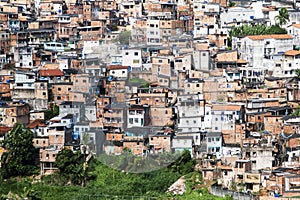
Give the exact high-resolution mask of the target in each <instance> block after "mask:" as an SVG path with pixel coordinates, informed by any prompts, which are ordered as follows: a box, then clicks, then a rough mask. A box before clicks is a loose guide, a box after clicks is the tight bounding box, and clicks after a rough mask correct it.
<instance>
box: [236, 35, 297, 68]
mask: <svg viewBox="0 0 300 200" xmlns="http://www.w3.org/2000/svg"><path fill="white" fill-rule="evenodd" d="M233 48H238V52H239V55H240V58H241V59H243V60H247V61H248V63H249V66H252V67H255V68H259V67H260V68H261V69H262V71H265V70H270V71H273V69H272V68H267V67H266V65H265V64H266V63H267V61H268V60H272V59H273V56H275V55H277V54H282V53H284V52H286V51H288V50H290V49H293V36H291V35H288V34H278V35H256V36H246V37H244V38H242V39H240V42H236V40H235V39H233ZM264 73H265V72H264Z"/></svg>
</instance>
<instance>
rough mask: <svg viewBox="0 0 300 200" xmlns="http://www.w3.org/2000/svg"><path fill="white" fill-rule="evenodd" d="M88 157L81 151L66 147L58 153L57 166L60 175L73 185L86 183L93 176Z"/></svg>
mask: <svg viewBox="0 0 300 200" xmlns="http://www.w3.org/2000/svg"><path fill="white" fill-rule="evenodd" d="M86 158H87V157H86V155H84V154H81V152H79V151H78V152H75V153H73V151H72V150H70V149H67V148H64V149H63V150H62V151H60V152H59V153H58V155H57V157H56V160H55V166H56V167H57V168H58V169H59V171H58V174H59V176H61V177H63V179H64V180H66V181H68V182H70V183H71V184H73V185H82V186H83V185H85V182H86V181H88V180H90V179H92V178H93V175H92V173H90V171H91V167H89V164H90V162H87V161H86V160H87V159H86ZM91 160H93V159H91ZM89 161H90V160H89Z"/></svg>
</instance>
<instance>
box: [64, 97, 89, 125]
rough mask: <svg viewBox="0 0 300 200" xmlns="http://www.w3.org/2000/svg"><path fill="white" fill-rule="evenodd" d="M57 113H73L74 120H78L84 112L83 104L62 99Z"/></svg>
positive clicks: (80, 119)
mask: <svg viewBox="0 0 300 200" xmlns="http://www.w3.org/2000/svg"><path fill="white" fill-rule="evenodd" d="M59 114H62V115H63V114H65V115H66V114H71V115H73V117H74V120H75V122H80V121H82V119H83V117H84V114H85V112H84V104H83V102H75V101H73V102H71V101H64V102H62V103H61V104H59Z"/></svg>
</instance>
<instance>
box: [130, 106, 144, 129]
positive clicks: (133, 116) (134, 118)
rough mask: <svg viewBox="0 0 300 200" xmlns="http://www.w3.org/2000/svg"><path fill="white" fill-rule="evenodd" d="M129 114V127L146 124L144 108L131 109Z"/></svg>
mask: <svg viewBox="0 0 300 200" xmlns="http://www.w3.org/2000/svg"><path fill="white" fill-rule="evenodd" d="M127 116H128V117H127V120H128V121H127V128H132V127H143V126H144V122H145V121H144V110H133V109H129V110H128V111H127Z"/></svg>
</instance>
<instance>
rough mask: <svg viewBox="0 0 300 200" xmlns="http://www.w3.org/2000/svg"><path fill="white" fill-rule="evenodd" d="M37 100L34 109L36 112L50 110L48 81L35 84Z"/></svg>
mask: <svg viewBox="0 0 300 200" xmlns="http://www.w3.org/2000/svg"><path fill="white" fill-rule="evenodd" d="M34 88H35V89H34V90H35V95H34V96H35V99H34V103H33V105H34V109H35V110H46V109H48V100H49V94H48V82H47V81H35V83H34Z"/></svg>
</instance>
